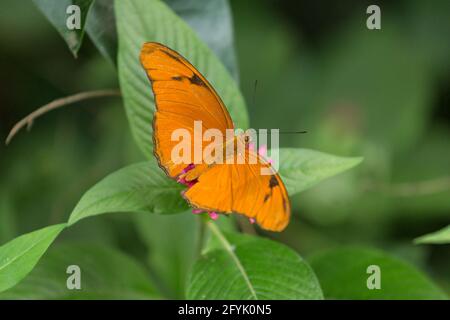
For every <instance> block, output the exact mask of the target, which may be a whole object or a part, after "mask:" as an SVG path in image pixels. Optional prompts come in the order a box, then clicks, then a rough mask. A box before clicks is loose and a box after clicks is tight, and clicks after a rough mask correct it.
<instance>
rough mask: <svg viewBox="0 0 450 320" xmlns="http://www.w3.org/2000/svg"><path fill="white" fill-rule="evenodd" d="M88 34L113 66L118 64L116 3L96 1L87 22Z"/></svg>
mask: <svg viewBox="0 0 450 320" xmlns="http://www.w3.org/2000/svg"><path fill="white" fill-rule="evenodd" d="M86 33H87V34H88V35H89V38H91V40H92V42H93V43H94V44H95V46H96V47H97V49H98V50H99V51H100V52H101V54H102V55H103V56H105V57H106V58H108V59H109V60H110V61H111V62H112V63H113V64H116V63H117V30H116V17H115V15H114V1H112V0H95V1H94V3H93V5H92V7H91V9H90V10H89V14H88V16H87V22H86Z"/></svg>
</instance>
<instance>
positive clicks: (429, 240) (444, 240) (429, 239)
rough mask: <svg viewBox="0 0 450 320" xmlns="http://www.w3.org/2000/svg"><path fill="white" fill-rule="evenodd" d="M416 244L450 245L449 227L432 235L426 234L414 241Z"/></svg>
mask: <svg viewBox="0 0 450 320" xmlns="http://www.w3.org/2000/svg"><path fill="white" fill-rule="evenodd" d="M414 243H417V244H448V243H450V225H448V226H446V227H445V228H443V229H441V230H438V231H436V232H433V233H429V234H426V235H424V236H421V237H419V238H417V239H415V240H414Z"/></svg>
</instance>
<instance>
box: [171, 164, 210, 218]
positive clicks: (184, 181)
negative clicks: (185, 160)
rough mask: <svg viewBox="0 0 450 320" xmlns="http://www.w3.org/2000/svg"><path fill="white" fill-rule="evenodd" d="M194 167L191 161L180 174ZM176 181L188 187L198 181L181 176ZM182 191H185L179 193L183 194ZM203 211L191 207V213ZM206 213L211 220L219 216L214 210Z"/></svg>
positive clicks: (202, 211)
mask: <svg viewBox="0 0 450 320" xmlns="http://www.w3.org/2000/svg"><path fill="white" fill-rule="evenodd" d="M194 168H195V164H193V163H191V164H190V165H188V166H187V167H186V168H184V169H183V170H182V171H181V174H182V175H183V174H186V173H188V172H189V171H191V170H192V169H194ZM177 181H178V182H179V183H181V184H184V185H185V186H187V187H188V188H190V187H192V186H193V185H194V184H196V183H197V182H198V180H197V179H194V180H190V181H187V180H186V178H185V177H181V178H179V179H178V180H177ZM184 192H185V190H183V191H181V195H184ZM204 212H205V210H202V209H197V208H194V209H192V213H193V214H200V213H204ZM208 214H209V217H210V218H211V219H213V220H217V219H218V218H219V214H218V213H217V212H215V211H208Z"/></svg>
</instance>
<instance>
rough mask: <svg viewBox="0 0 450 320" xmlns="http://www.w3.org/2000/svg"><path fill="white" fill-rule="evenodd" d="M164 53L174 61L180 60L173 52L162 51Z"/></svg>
mask: <svg viewBox="0 0 450 320" xmlns="http://www.w3.org/2000/svg"><path fill="white" fill-rule="evenodd" d="M163 52H164V53H165V54H167V55H168V56H169V57H171V58H172V59H174V60H176V61H180V58H178V57H177V56H176V55H174V54H173V53H171V52H169V51H163Z"/></svg>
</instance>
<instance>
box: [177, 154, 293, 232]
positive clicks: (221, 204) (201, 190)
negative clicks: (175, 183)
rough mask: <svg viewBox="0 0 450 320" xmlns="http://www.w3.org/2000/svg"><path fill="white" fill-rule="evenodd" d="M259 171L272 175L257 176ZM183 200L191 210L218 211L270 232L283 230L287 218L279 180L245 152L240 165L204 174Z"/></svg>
mask: <svg viewBox="0 0 450 320" xmlns="http://www.w3.org/2000/svg"><path fill="white" fill-rule="evenodd" d="M250 158H253V159H252V160H255V158H256V161H250ZM235 163H236V162H235ZM262 168H268V169H269V170H272V174H271V175H261V169H262ZM184 197H185V199H186V200H188V202H189V203H190V204H191V205H193V206H194V207H198V208H202V209H206V210H210V211H215V210H218V209H219V208H220V211H221V212H223V213H240V214H243V215H245V216H247V217H249V218H254V219H255V220H256V222H257V223H258V225H260V226H261V227H262V228H264V229H267V230H271V231H281V230H283V229H284V228H285V227H286V226H287V224H288V223H289V218H290V214H291V205H290V202H289V198H288V194H287V191H286V187H285V186H284V184H283V181H282V180H281V178H280V176H279V175H278V174H277V173H276V172H275V171H273V169H271V165H270V163H268V162H267V161H265V160H264V159H263V158H262V157H260V156H259V155H257V154H256V153H255V152H253V151H250V150H247V151H246V161H245V163H243V164H216V165H214V166H213V167H212V168H210V169H209V170H207V171H205V172H204V173H203V174H202V175H200V177H199V178H198V182H197V183H196V184H194V185H193V186H192V187H190V188H189V189H188V190H187V191H186V192H185V193H184Z"/></svg>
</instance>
